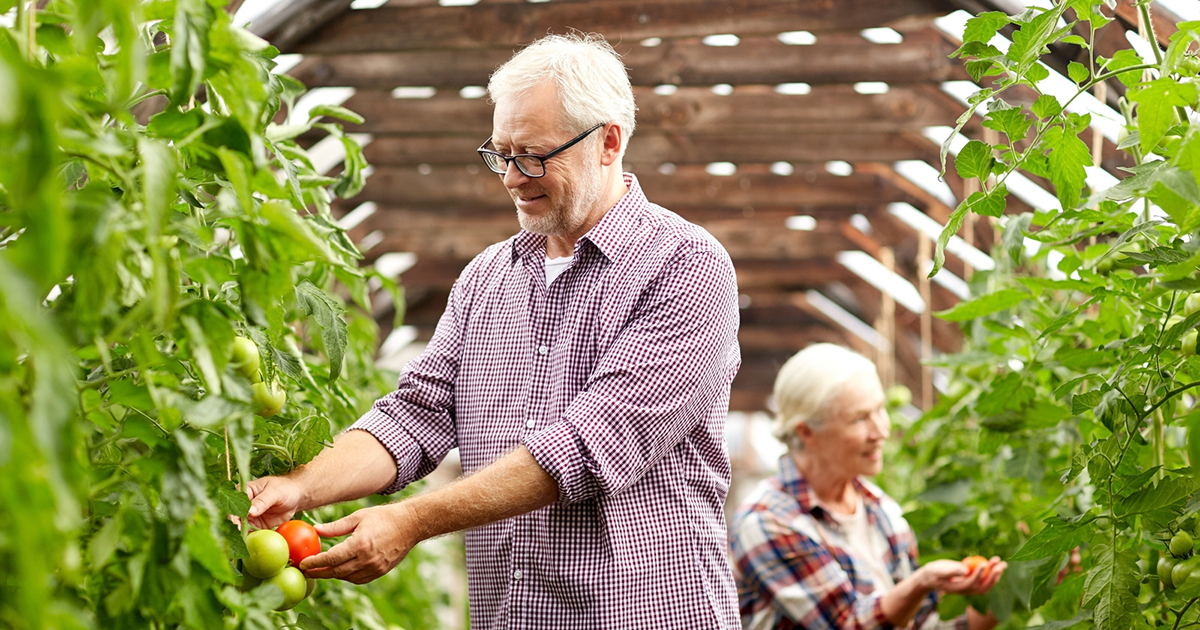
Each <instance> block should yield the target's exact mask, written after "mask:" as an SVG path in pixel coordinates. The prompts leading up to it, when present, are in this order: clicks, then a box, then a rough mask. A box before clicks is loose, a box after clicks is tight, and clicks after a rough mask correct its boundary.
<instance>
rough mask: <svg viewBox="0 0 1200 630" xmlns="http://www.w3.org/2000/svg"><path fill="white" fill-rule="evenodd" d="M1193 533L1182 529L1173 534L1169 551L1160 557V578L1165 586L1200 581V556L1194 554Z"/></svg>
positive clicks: (1168, 546) (1176, 586) (1175, 586)
mask: <svg viewBox="0 0 1200 630" xmlns="http://www.w3.org/2000/svg"><path fill="white" fill-rule="evenodd" d="M1193 544H1194V541H1193V540H1192V535H1191V534H1189V533H1187V532H1185V531H1183V530H1180V531H1178V532H1175V535H1173V536H1171V540H1170V542H1168V543H1167V551H1168V552H1169V553H1165V554H1163V556H1162V557H1161V558H1159V559H1158V567H1157V573H1158V579H1159V581H1161V582H1162V585H1163V588H1183V587H1184V586H1190V585H1191V584H1194V583H1196V582H1198V581H1200V556H1195V555H1192V546H1193Z"/></svg>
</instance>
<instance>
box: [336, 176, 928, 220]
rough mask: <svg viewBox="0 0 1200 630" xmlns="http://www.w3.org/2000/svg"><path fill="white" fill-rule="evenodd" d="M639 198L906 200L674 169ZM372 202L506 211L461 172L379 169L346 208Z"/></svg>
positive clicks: (493, 191)
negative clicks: (672, 172)
mask: <svg viewBox="0 0 1200 630" xmlns="http://www.w3.org/2000/svg"><path fill="white" fill-rule="evenodd" d="M638 181H639V183H640V184H641V186H642V189H643V190H644V191H645V193H646V196H647V197H648V198H649V199H650V201H653V202H654V203H657V204H659V205H662V206H664V207H666V208H668V209H671V210H675V209H676V208H710V209H716V208H732V209H736V210H740V211H743V212H746V210H747V209H753V208H755V207H758V206H763V207H776V208H778V207H791V208H795V209H796V210H797V211H798V212H802V211H803V210H804V209H805V208H821V207H830V206H843V207H846V208H847V209H848V210H853V211H858V210H857V209H858V208H877V207H879V206H880V205H881V204H886V203H889V202H892V201H908V200H910V199H911V197H910V196H909V195H907V194H905V193H903V192H902V191H900V190H899V189H898V188H896V187H895V186H892V185H889V184H887V183H885V182H884V181H882V180H881V179H880V178H878V177H876V176H874V175H870V174H865V173H854V174H853V175H850V176H848V177H838V176H835V175H830V174H829V173H825V172H818V171H805V172H803V174H800V172H799V171H797V172H796V173H794V174H792V175H790V176H778V175H770V174H765V175H763V174H753V175H741V174H736V175H732V176H729V177H722V176H714V175H709V174H707V173H705V172H704V171H703V170H701V169H685V168H680V169H678V170H677V171H676V172H675V173H674V174H671V175H663V174H660V173H654V172H648V173H647V172H641V173H638ZM363 201H375V202H379V203H388V204H396V205H406V206H410V207H414V206H420V207H431V208H453V207H472V206H478V207H488V208H494V209H496V210H498V211H502V212H507V213H513V212H515V210H514V209H513V206H512V201H511V199H510V197H509V195H508V191H507V190H506V189H505V188H504V185H503V184H502V183H501V181H500V178H499V177H497V176H495V175H493V174H492V173H478V174H475V175H472V174H470V173H467V172H465V171H463V170H460V169H453V168H447V169H439V168H434V169H432V170H431V171H430V172H429V173H428V174H424V175H423V174H421V173H420V172H419V171H418V170H417V169H414V168H403V167H379V168H376V169H375V172H374V173H373V174H372V175H371V177H370V178H368V179H367V185H366V187H365V188H364V189H363V192H362V193H361V194H359V195H358V196H357V197H355V198H354V199H353V200H351V201H350V202H349V203H352V204H355V205H357V204H359V203H362V202H363Z"/></svg>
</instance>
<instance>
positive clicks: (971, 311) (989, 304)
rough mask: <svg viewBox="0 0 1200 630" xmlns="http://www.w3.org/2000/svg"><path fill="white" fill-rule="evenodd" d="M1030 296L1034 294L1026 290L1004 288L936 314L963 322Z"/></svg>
mask: <svg viewBox="0 0 1200 630" xmlns="http://www.w3.org/2000/svg"><path fill="white" fill-rule="evenodd" d="M1030 297H1032V296H1030V295H1029V294H1028V293H1026V292H1024V291H1018V290H1017V289H1003V290H1000V291H997V292H995V293H989V294H987V295H983V296H981V297H978V298H975V299H974V300H970V301H968V302H960V303H958V304H956V305H955V306H954V308H951V309H947V310H944V311H939V312H937V313H934V315H937V316H938V317H940V318H942V319H944V320H946V321H950V322H963V321H968V320H972V319H977V318H980V317H984V316H986V315H991V314H992V313H995V312H998V311H1003V310H1005V309H1008V308H1012V307H1014V306H1016V305H1017V304H1020V303H1021V302H1024V301H1025V300H1027V299H1029V298H1030Z"/></svg>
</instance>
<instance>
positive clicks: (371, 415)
mask: <svg viewBox="0 0 1200 630" xmlns="http://www.w3.org/2000/svg"><path fill="white" fill-rule="evenodd" d="M346 431H366V432H367V433H370V434H371V435H372V436H373V437H374V438H375V439H376V440H379V443H380V444H382V445H383V447H384V448H385V449H387V452H388V453H389V454H390V455H391V456H392V460H393V461H395V462H396V479H395V481H393V482H392V484H391V485H389V486H388V487H386V488H384V489H383V490H380V491H379V494H393V493H395V492H399V491H400V490H403V489H404V487H405V486H407V485H408V484H409V483H411V482H412V480H413V479H416V475H417V470H416V467H417V462H420V461H421V447H420V445H419V444H417V441H416V440H414V439H412V436H410V435H409V434H408V432H407V431H405V430H404V427H402V426H400V423H399V422H396V420H395V419H394V418H392V417H391V416H389V415H387V414H386V413H383V412H382V411H379V410H378V409H375V408H371V409H370V410H368V411H367V413H365V414H363V416H362V417H361V418H359V419H358V421H357V422H355V423H354V424H352V425H350V427H349V428H347V429H346Z"/></svg>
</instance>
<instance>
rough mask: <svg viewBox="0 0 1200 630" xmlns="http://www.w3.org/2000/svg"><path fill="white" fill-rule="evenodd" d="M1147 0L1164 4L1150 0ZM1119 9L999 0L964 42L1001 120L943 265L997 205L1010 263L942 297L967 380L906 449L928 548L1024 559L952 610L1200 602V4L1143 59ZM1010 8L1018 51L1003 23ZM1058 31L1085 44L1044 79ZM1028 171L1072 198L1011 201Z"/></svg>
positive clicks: (1019, 614) (1174, 623)
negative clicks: (1103, 120) (1198, 549)
mask: <svg viewBox="0 0 1200 630" xmlns="http://www.w3.org/2000/svg"><path fill="white" fill-rule="evenodd" d="M1136 8H1137V10H1138V11H1139V12H1140V14H1141V18H1142V19H1141V21H1142V22H1143V23H1145V24H1150V23H1151V15H1150V10H1151V8H1150V3H1140V2H1139V3H1137V6H1136ZM1106 13H1107V14H1106ZM1111 13H1112V9H1111V6H1109V5H1106V4H1104V3H1100V2H1089V1H1086V0H1084V1H1064V2H1054V3H1053V4H1052V5H1051V6H1048V7H1044V8H1031V9H1029V10H1027V11H1025V12H1023V13H1021V14H1019V15H1015V16H1009V15H1006V14H1002V13H994V12H993V13H983V14H980V15H977V16H975V17H973V18H972V19H971V20H970V21H968V22H967V26H966V32H965V35H964V42H963V45H962V47H961V48H960V49H959V50H958V51H957V52H956V53H955V55H956V56H959V57H961V58H962V59H963V60H964V61H965V62H966V68H967V71H968V72H969V73H971V74H972V76H973V78H975V79H976V81H978V82H981V83H982V84H984V86H985V87H982V88H981V89H980V90H979V92H978V93H977V94H975V95H974V96H973V97H971V98H970V100H969V111H968V113H967V114H965V115H964V117H963V118H961V119H960V121H959V125H958V129H957V130H956V131H959V130H961V129H963V127H964V125H965V123H966V122H967V121H968V120H969V119H970V117H971V116H972V115H974V114H978V115H980V116H982V118H983V126H984V127H985V128H987V129H989V130H994V131H995V132H996V134H997V135H996V136H995V137H996V138H998V139H999V141H997V142H985V141H982V140H978V139H975V140H970V141H969V142H968V143H967V144H966V145H965V146H964V147H962V148H961V149H960V150H959V151H958V153H957V156H956V157H955V160H954V168H955V169H956V170H957V171H958V173H959V174H960V175H961V176H962V177H963V178H965V179H974V180H976V181H977V182H978V184H979V186H978V190H979V192H976V193H973V194H972V195H970V196H969V197H968V198H967V199H965V200H963V202H962V203H961V204H960V205H959V206H958V207H957V208H956V209H955V211H954V213H953V214H952V216H951V218H950V221H949V222H948V225H947V227H946V229H945V231H944V232H943V234H942V236H941V239H940V241H939V246H938V253H937V255H936V260H935V263H936V265H935V266H936V267H940V265H941V263H942V260H943V259H942V254H941V250H942V248H943V247H944V245H945V244H946V242H947V239H949V238H950V236H952V235H953V234H954V233H956V232H957V231H958V230H959V228H960V227H961V225H962V222H963V219H964V217H965V216H966V214H967V213H971V212H973V213H976V214H979V215H982V216H985V217H992V218H994V219H996V221H995V223H994V224H995V226H996V228H997V230H998V231H997V234H998V236H999V238H998V239H997V240H998V243H997V246H996V248H995V249H994V250H993V252H992V255H993V258H994V259H995V261H996V267H995V269H993V270H990V271H986V272H980V273H977V274H975V276H974V277H973V278H972V279H971V289H972V292H973V297H972V298H971V299H970V300H968V301H966V302H964V303H962V304H960V305H959V306H957V307H955V308H954V309H951V310H949V311H946V312H943V313H940V314H939V315H940V316H942V317H943V318H945V319H948V320H950V321H959V322H963V327H964V331H965V332H966V337H967V341H966V343H965V348H964V351H963V352H962V353H960V354H957V355H954V356H947V357H943V358H941V359H940V360H938V361H937V363H938V364H939V365H940V366H941V367H943V368H945V369H946V370H947V371H948V373H949V375H950V377H951V383H952V386H951V388H950V389H949V390H947V394H946V395H944V396H943V397H942V398H941V400H940V401H939V402H938V404H937V405H936V406H935V407H934V408H933V409H931V410H929V411H928V412H927V413H926V414H925V415H924V416H923V417H922V418H920V419H919V420H917V421H916V422H915V423H913V424H912V425H911V426H909V427H907V428H906V431H907V435H906V443H907V444H909V445H912V446H913V448H912V449H911V450H906V451H903V452H900V453H898V455H897V460H898V465H899V466H902V467H911V469H912V471H913V472H914V473H916V474H914V475H912V476H911V478H915V479H921V480H924V483H922V484H920V485H919V486H917V487H913V488H911V491H912V492H911V494H912V496H913V497H914V498H915V499H916V500H917V503H916V505H918V506H919V507H917V508H916V509H914V510H913V511H911V512H910V513H909V515H908V516H909V520H910V522H911V523H912V524H913V526H914V528H915V529H916V531H917V532H918V533H919V537H920V540H921V545H922V552H923V553H924V554H926V555H925V557H927V558H935V557H951V558H953V557H961V554H962V553H963V552H964V551H967V550H971V551H976V550H978V551H980V552H982V553H983V554H984V555H993V554H994V555H999V556H1001V557H1002V558H1005V559H1006V560H1008V561H1009V563H1010V564H1009V569H1008V571H1007V572H1006V573H1005V575H1004V578H1003V579H1002V580H1001V582H1000V584H998V586H997V587H996V588H995V589H993V591H992V592H991V593H989V594H988V595H987V596H986V597H981V598H973V599H971V600H970V601H968V600H966V599H964V598H962V597H947V598H945V600H943V602H942V613H943V616H950V615H953V614H957V613H959V612H961V611H962V610H963V609H964V608H965V607H966V606H967V605H968V604H970V605H973V606H975V607H977V608H979V609H987V610H991V611H992V612H994V613H996V615H997V616H998V617H999V618H1000V619H1001V620H1003V621H1004V622H1005V623H1006V624H1007V627H1025V626H1026V625H1039V624H1051V626H1048V627H1055V628H1067V627H1097V628H1102V629H1105V630H1109V629H1114V630H1124V629H1126V628H1175V629H1178V628H1184V627H1191V626H1193V625H1195V624H1196V623H1197V618H1198V616H1200V610H1197V607H1196V606H1195V605H1194V604H1196V603H1197V602H1198V601H1200V580H1198V579H1197V577H1196V573H1195V571H1194V569H1195V568H1196V567H1197V564H1200V561H1198V560H1197V557H1196V556H1194V555H1192V545H1193V542H1192V541H1191V540H1190V538H1191V536H1192V535H1193V534H1195V533H1196V532H1195V517H1194V515H1195V514H1196V513H1197V512H1198V511H1200V494H1198V493H1197V491H1198V490H1200V482H1198V479H1200V475H1197V474H1196V473H1195V472H1194V470H1195V468H1194V466H1195V465H1196V460H1195V459H1194V458H1193V456H1192V455H1191V453H1193V452H1194V453H1196V454H1197V455H1200V445H1197V444H1196V443H1195V442H1196V440H1194V439H1192V438H1190V437H1189V435H1195V434H1196V433H1197V431H1196V427H1197V425H1198V423H1200V409H1197V408H1196V406H1195V402H1196V388H1197V387H1200V359H1197V357H1196V336H1195V335H1196V332H1195V328H1196V326H1197V324H1198V323H1200V313H1198V312H1197V311H1196V308H1197V306H1198V305H1200V274H1198V273H1197V269H1198V267H1200V231H1198V230H1200V210H1198V208H1200V159H1198V158H1200V125H1197V122H1196V115H1195V112H1196V109H1197V106H1198V104H1200V93H1198V90H1197V86H1196V83H1195V72H1194V60H1193V59H1192V58H1191V56H1190V54H1189V53H1188V51H1189V49H1191V48H1194V47H1195V44H1196V42H1198V41H1200V30H1198V28H1200V23H1195V22H1187V23H1181V24H1179V25H1178V32H1176V33H1174V34H1173V35H1172V36H1171V37H1170V44H1169V46H1167V47H1166V49H1165V50H1162V49H1161V48H1159V47H1158V46H1156V45H1150V46H1148V47H1147V51H1148V52H1147V53H1146V54H1147V55H1150V56H1149V57H1148V58H1142V57H1140V56H1139V55H1138V53H1136V52H1135V51H1134V50H1133V49H1125V50H1119V51H1117V52H1116V53H1115V54H1112V56H1111V57H1109V58H1105V57H1103V56H1100V55H1099V54H1097V53H1096V52H1095V47H1094V44H1095V43H1096V42H1099V41H1100V37H1099V35H1097V33H1098V32H1099V31H1101V30H1102V29H1105V28H1117V29H1120V28H1122V27H1121V26H1120V25H1116V26H1112V25H1111V23H1112V21H1113V19H1112V18H1111V17H1110V15H1111ZM1001 29H1011V41H1010V42H1009V46H1008V48H1007V50H1005V51H1001V50H1000V49H999V48H998V47H997V46H996V45H995V44H994V43H993V40H994V38H995V37H996V35H997V33H998V32H999V31H1000V30H1001ZM1081 33H1082V34H1081ZM1148 37H1149V40H1150V41H1154V33H1153V29H1150V32H1149V33H1148ZM1110 41H1111V40H1110ZM1050 46H1056V47H1059V48H1060V50H1061V49H1064V48H1066V49H1070V50H1074V51H1076V52H1077V56H1076V61H1073V62H1071V63H1070V65H1069V68H1068V74H1069V78H1070V81H1072V82H1073V83H1074V84H1075V85H1076V87H1075V88H1074V90H1073V91H1072V93H1071V94H1066V95H1061V94H1060V95H1059V96H1055V95H1054V94H1051V93H1050V90H1049V88H1050V86H1051V85H1052V83H1053V82H1048V81H1047V79H1048V78H1049V74H1050V71H1049V70H1048V68H1047V66H1045V65H1043V64H1042V62H1041V55H1042V54H1043V53H1044V52H1046V51H1048V49H1049V48H1048V47H1050ZM1151 53H1152V54H1151ZM1100 82H1107V83H1108V84H1111V87H1112V89H1113V90H1114V91H1118V90H1119V91H1120V92H1123V94H1122V95H1121V96H1120V98H1119V99H1118V101H1119V107H1118V111H1117V114H1116V119H1117V120H1116V121H1115V122H1117V123H1118V124H1120V125H1121V126H1123V127H1124V128H1125V133H1124V134H1123V135H1124V139H1123V140H1121V141H1120V143H1119V145H1118V149H1120V150H1122V151H1125V152H1126V153H1127V154H1128V156H1129V159H1130V161H1131V162H1132V163H1133V164H1134V165H1133V166H1132V167H1131V168H1129V169H1127V170H1128V172H1127V173H1119V175H1123V178H1121V179H1120V181H1119V182H1118V183H1116V184H1115V185H1111V186H1109V185H1107V184H1095V181H1098V180H1093V184H1094V185H1095V186H1096V187H1094V188H1093V187H1089V186H1088V181H1089V180H1088V178H1087V170H1086V169H1087V168H1088V167H1090V166H1092V151H1091V150H1090V149H1089V147H1088V144H1087V141H1090V140H1091V138H1092V134H1091V132H1090V127H1091V125H1092V124H1093V123H1094V122H1097V121H1094V120H1093V119H1092V114H1090V113H1087V112H1084V111H1081V110H1080V109H1078V108H1076V107H1075V105H1077V104H1078V101H1079V99H1080V97H1081V96H1082V95H1083V94H1084V93H1087V92H1089V91H1090V90H1092V89H1093V88H1094V87H1095V86H1096V85H1097V84H1099V83H1100ZM1098 115H1099V114H1098ZM1085 131H1086V132H1087V133H1086V134H1085ZM1081 134H1084V135H1083V137H1081ZM949 148H950V140H947V145H946V147H945V148H944V151H945V150H948V149H949ZM1018 172H1022V173H1023V174H1026V175H1032V176H1036V177H1038V178H1043V179H1044V180H1048V181H1049V183H1050V184H1051V185H1052V186H1053V190H1054V193H1055V196H1056V197H1057V202H1058V205H1057V206H1056V207H1050V208H1041V209H1037V210H1035V211H1033V212H1024V213H1020V214H1015V213H1014V214H1009V215H1005V214H1004V210H1005V207H1006V205H1007V199H1008V197H1009V194H1010V191H1009V185H1010V184H1012V183H1013V182H1014V181H1016V179H1015V174H1017V173H1018ZM889 477H890V476H889ZM1075 553H1077V554H1078V558H1079V566H1078V567H1077V569H1078V570H1076V566H1075V564H1074V563H1073V562H1072V560H1071V558H1072V556H1073V554H1075ZM1164 587H1165V588H1164ZM1172 587H1173V588H1172Z"/></svg>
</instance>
